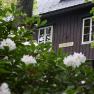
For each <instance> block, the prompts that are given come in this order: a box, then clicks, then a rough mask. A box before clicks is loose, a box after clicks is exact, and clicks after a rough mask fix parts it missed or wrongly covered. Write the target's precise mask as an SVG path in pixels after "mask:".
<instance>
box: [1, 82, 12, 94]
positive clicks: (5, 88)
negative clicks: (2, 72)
mask: <svg viewBox="0 0 94 94" xmlns="http://www.w3.org/2000/svg"><path fill="white" fill-rule="evenodd" d="M0 94H11V92H10V89H9V88H8V84H7V83H2V85H1V86H0Z"/></svg>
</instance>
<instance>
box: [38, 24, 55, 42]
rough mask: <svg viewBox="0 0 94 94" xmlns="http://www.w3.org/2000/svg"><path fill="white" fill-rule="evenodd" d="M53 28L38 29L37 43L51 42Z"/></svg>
mask: <svg viewBox="0 0 94 94" xmlns="http://www.w3.org/2000/svg"><path fill="white" fill-rule="evenodd" d="M52 33H53V26H48V27H43V28H40V29H39V33H38V43H46V42H52Z"/></svg>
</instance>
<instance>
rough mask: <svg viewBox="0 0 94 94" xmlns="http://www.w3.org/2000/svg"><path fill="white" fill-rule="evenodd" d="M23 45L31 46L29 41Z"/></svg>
mask: <svg viewBox="0 0 94 94" xmlns="http://www.w3.org/2000/svg"><path fill="white" fill-rule="evenodd" d="M22 44H23V45H31V44H30V42H29V41H26V42H23V43H22Z"/></svg>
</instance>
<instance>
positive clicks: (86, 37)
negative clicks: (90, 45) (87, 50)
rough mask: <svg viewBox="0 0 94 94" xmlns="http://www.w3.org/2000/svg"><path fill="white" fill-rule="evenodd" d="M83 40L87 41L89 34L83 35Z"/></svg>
mask: <svg viewBox="0 0 94 94" xmlns="http://www.w3.org/2000/svg"><path fill="white" fill-rule="evenodd" d="M83 41H84V42H85V41H89V34H87V35H84V40H83Z"/></svg>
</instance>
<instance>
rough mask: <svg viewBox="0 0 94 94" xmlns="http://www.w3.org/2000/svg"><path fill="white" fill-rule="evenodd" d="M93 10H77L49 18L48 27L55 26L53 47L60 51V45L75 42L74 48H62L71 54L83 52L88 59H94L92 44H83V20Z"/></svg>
mask: <svg viewBox="0 0 94 94" xmlns="http://www.w3.org/2000/svg"><path fill="white" fill-rule="evenodd" d="M90 10H91V8H83V9H76V10H73V11H70V12H66V13H62V14H58V15H53V16H49V17H47V18H46V19H47V20H48V25H53V30H54V31H53V46H54V49H55V51H57V50H58V48H59V44H61V43H67V42H74V46H72V47H67V48H62V52H67V53H69V54H71V53H74V52H82V53H84V54H85V55H86V56H87V59H89V60H91V59H94V48H91V46H90V44H82V20H83V18H85V17H88V16H90Z"/></svg>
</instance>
